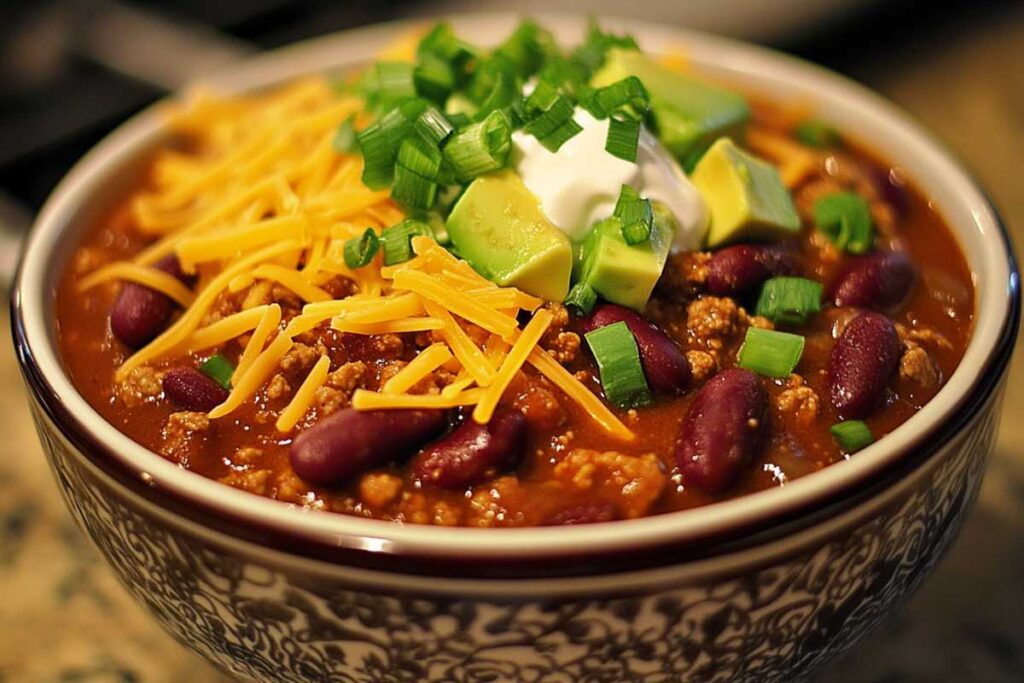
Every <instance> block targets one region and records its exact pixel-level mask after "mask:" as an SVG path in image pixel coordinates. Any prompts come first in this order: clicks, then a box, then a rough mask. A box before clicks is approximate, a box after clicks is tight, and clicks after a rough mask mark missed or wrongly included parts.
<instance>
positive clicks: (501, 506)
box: [466, 475, 526, 527]
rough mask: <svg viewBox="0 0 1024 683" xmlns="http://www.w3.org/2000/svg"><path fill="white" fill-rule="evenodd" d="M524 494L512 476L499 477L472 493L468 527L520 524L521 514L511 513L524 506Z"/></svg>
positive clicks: (515, 478)
mask: <svg viewBox="0 0 1024 683" xmlns="http://www.w3.org/2000/svg"><path fill="white" fill-rule="evenodd" d="M524 496H525V493H524V490H523V488H522V486H520V484H519V479H518V478H517V477H515V476H514V475H509V476H505V477H500V478H499V479H496V480H495V481H494V482H493V483H491V484H489V485H487V486H482V487H480V488H479V489H477V490H476V491H474V492H473V495H472V497H471V498H470V499H469V501H470V514H471V517H470V519H468V520H466V522H467V523H468V524H469V525H470V526H478V527H493V526H514V525H516V524H517V523H520V524H521V523H522V520H521V517H522V515H521V514H518V513H515V512H512V510H516V509H519V508H520V507H521V505H522V504H526V501H525V498H524Z"/></svg>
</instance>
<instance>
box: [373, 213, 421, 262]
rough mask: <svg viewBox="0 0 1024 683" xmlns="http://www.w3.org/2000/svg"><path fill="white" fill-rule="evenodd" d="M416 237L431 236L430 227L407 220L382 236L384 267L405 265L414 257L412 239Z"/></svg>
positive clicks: (416, 221) (384, 232)
mask: <svg viewBox="0 0 1024 683" xmlns="http://www.w3.org/2000/svg"><path fill="white" fill-rule="evenodd" d="M416 235H426V236H428V237H429V236H430V235H431V230H430V226H429V225H427V224H426V223H424V222H423V221H418V220H415V219H412V218H407V219H406V220H404V221H402V222H401V223H396V224H395V225H392V226H391V227H389V228H384V230H383V232H381V234H380V243H381V247H382V249H383V252H384V265H385V266H393V265H395V264H397V263H405V262H406V261H408V260H409V259H411V258H412V256H413V251H412V238H413V237H415V236H416Z"/></svg>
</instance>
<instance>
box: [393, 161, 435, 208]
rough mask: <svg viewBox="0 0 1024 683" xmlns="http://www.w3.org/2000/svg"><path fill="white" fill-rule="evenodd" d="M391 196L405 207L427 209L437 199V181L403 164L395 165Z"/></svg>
mask: <svg viewBox="0 0 1024 683" xmlns="http://www.w3.org/2000/svg"><path fill="white" fill-rule="evenodd" d="M391 198H392V199H394V200H395V201H396V202H398V203H399V204H401V205H402V206H404V207H406V208H407V209H424V210H426V209H429V208H431V207H432V206H434V200H436V199H437V183H435V182H434V181H433V180H430V179H428V178H424V177H423V176H421V175H420V174H418V173H415V172H413V171H411V170H409V169H408V168H406V167H405V166H402V165H398V166H396V167H395V182H394V184H393V185H392V186H391Z"/></svg>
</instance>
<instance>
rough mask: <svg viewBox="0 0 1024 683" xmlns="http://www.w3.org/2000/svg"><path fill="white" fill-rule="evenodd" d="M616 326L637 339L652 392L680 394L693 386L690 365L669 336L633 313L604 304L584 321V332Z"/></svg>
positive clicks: (627, 309) (629, 310)
mask: <svg viewBox="0 0 1024 683" xmlns="http://www.w3.org/2000/svg"><path fill="white" fill-rule="evenodd" d="M617 322H624V323H626V327H628V328H629V331H630V332H632V333H633V337H634V338H635V339H636V345H637V349H638V350H639V352H640V363H641V365H643V368H644V375H645V376H646V377H647V383H648V384H649V385H650V387H651V390H652V391H654V393H656V394H678V393H680V392H681V391H683V389H685V388H686V386H687V385H688V384H689V383H690V362H689V361H687V360H686V356H685V355H683V352H682V351H680V350H679V347H678V346H676V344H675V342H673V341H672V340H671V339H670V338H669V336H668V335H667V334H665V333H664V332H662V331H661V330H659V329H658V328H657V327H655V326H654V325H653V324H652V323H650V322H648V321H647V319H646V318H644V317H643V316H642V315H640V314H639V313H637V312H636V311H634V310H631V309H629V308H625V307H624V306H618V305H616V304H601V305H600V306H598V307H597V308H595V309H594V310H593V312H591V314H590V316H589V317H587V318H585V319H584V321H583V330H584V331H585V332H590V331H591V330H596V329H598V328H599V327H605V326H606V325H612V324H614V323H617Z"/></svg>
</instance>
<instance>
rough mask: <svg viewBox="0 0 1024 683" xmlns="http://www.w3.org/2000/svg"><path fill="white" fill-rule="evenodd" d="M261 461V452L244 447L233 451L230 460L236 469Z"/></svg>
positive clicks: (257, 449)
mask: <svg viewBox="0 0 1024 683" xmlns="http://www.w3.org/2000/svg"><path fill="white" fill-rule="evenodd" d="M262 459H263V450H262V449H259V448H253V447H251V446H246V447H244V448H239V449H238V450H237V451H235V454H234V456H232V458H231V462H232V464H234V465H235V466H237V467H249V466H252V465H256V464H258V463H259V462H260V461H261V460H262Z"/></svg>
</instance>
